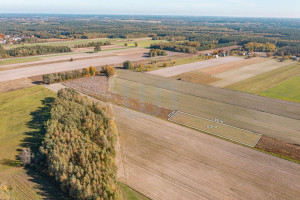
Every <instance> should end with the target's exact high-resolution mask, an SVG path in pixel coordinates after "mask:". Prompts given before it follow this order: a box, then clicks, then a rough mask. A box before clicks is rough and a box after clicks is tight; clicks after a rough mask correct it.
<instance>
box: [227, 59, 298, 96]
mask: <svg viewBox="0 0 300 200" xmlns="http://www.w3.org/2000/svg"><path fill="white" fill-rule="evenodd" d="M299 74H300V63H292V64H290V65H287V66H284V67H281V68H279V69H274V70H272V71H269V72H266V73H263V74H260V75H257V76H254V77H252V78H249V79H246V80H243V81H240V82H237V83H234V84H232V85H228V86H227V87H226V88H229V89H233V90H238V91H242V92H248V93H252V94H260V93H262V92H264V91H265V90H267V89H270V88H272V87H274V86H276V85H277V84H280V83H282V82H283V81H285V80H287V79H290V78H291V77H294V76H297V75H299ZM296 84H297V83H296ZM287 89H289V90H290V92H291V93H294V92H296V90H295V89H293V88H287Z"/></svg>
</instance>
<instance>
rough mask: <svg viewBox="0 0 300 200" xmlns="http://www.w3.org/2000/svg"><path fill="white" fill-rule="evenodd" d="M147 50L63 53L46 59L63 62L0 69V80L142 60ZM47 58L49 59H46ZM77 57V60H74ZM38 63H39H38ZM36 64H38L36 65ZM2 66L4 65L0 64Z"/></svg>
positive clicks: (145, 58)
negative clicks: (96, 54) (61, 60)
mask: <svg viewBox="0 0 300 200" xmlns="http://www.w3.org/2000/svg"><path fill="white" fill-rule="evenodd" d="M148 52H149V50H148V49H145V48H139V47H138V48H130V49H123V50H114V51H109V52H99V53H98V54H99V57H96V58H91V57H93V56H95V55H94V54H91V55H89V54H88V55H86V54H83V55H82V54H78V57H75V56H73V55H65V56H62V57H61V56H60V58H58V57H49V58H47V61H49V60H51V61H52V60H53V59H56V60H58V59H63V60H65V62H58V61H56V62H58V63H51V64H43V62H45V60H42V61H36V62H32V63H26V66H27V65H29V64H34V65H35V66H32V67H28V66H27V67H24V68H18V69H10V70H5V71H0V82H3V81H10V80H16V79H21V78H27V77H32V76H39V75H43V74H48V73H57V72H64V71H70V70H75V69H82V68H86V67H89V66H91V65H93V66H104V65H106V64H109V65H111V64H120V65H121V63H123V62H124V61H126V60H131V61H142V60H147V59H151V58H150V57H146V56H145V55H146V54H147V53H148ZM174 55H177V53H174V52H170V53H168V56H174ZM83 57H89V59H83ZM70 58H74V61H73V62H70V61H66V59H70ZM48 59H49V60H48ZM76 59H77V60H76ZM38 63H39V64H38ZM36 64H38V65H36ZM19 65H20V64H13V65H6V67H16V66H19ZM1 67H4V66H1Z"/></svg>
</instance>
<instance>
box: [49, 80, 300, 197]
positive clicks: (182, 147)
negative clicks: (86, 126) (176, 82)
mask: <svg viewBox="0 0 300 200" xmlns="http://www.w3.org/2000/svg"><path fill="white" fill-rule="evenodd" d="M62 87H63V86H59V84H56V85H54V87H53V88H52V86H48V88H50V89H53V90H57V89H60V88H62ZM91 99H92V98H91ZM92 100H94V101H98V100H95V99H92ZM111 109H112V111H113V113H114V120H115V122H116V124H117V126H118V131H119V136H120V137H119V142H120V149H119V150H118V154H117V155H118V158H117V159H116V160H118V161H119V162H117V164H118V169H119V171H118V178H119V179H120V180H122V181H123V182H124V183H125V184H127V185H129V186H130V187H132V188H134V189H135V190H137V191H139V192H141V193H143V194H145V195H146V196H148V197H150V198H152V199H154V200H156V199H180V200H181V199H189V200H190V199H274V198H276V199H291V200H293V199H297V198H298V196H299V195H300V192H299V191H300V165H298V164H295V163H292V162H289V161H286V160H283V159H280V158H277V157H274V156H271V155H268V154H264V153H261V152H257V151H255V150H252V149H249V148H246V147H243V146H240V145H236V144H233V143H230V142H227V141H224V140H220V139H218V138H215V137H212V136H210V135H206V134H202V133H200V132H198V131H195V130H192V129H189V128H186V127H182V126H180V125H177V124H174V123H171V122H168V121H165V120H161V119H158V118H156V117H152V116H149V115H146V114H143V113H139V112H136V111H133V110H130V109H126V108H123V107H119V106H116V105H111Z"/></svg>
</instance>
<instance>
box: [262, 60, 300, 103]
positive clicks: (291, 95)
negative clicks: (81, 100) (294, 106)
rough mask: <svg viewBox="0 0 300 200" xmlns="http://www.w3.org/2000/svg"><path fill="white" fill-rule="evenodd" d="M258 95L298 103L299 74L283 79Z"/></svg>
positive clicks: (299, 97) (299, 89)
mask: <svg viewBox="0 0 300 200" xmlns="http://www.w3.org/2000/svg"><path fill="white" fill-rule="evenodd" d="M298 68H299V65H298ZM260 95H262V96H266V97H272V98H276V99H282V100H287V101H293V102H297V103H300V75H298V76H296V77H294V78H291V79H289V80H287V81H284V82H282V83H280V84H278V85H276V86H274V87H272V88H270V89H268V90H266V91H264V92H262V93H260Z"/></svg>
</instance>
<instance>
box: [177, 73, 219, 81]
mask: <svg viewBox="0 0 300 200" xmlns="http://www.w3.org/2000/svg"><path fill="white" fill-rule="evenodd" d="M172 78H175V79H177V80H182V81H187V82H191V83H200V84H210V83H213V82H215V81H218V80H220V79H218V78H215V77H213V76H211V75H209V74H205V73H202V72H200V71H199V70H196V71H192V72H186V73H183V74H179V75H176V76H172Z"/></svg>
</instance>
